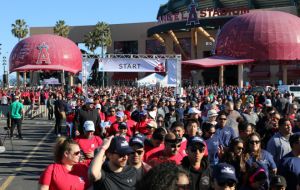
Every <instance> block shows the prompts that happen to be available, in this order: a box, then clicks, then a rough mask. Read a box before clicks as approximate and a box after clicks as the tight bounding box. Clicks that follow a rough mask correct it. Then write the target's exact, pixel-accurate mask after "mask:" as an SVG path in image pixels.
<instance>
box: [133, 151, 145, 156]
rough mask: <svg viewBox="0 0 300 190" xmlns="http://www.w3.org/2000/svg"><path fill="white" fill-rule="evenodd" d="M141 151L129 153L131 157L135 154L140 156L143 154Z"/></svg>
mask: <svg viewBox="0 0 300 190" xmlns="http://www.w3.org/2000/svg"><path fill="white" fill-rule="evenodd" d="M143 152H144V151H143V150H136V151H134V152H133V153H131V154H132V155H134V154H135V153H137V155H139V156H140V155H142V154H143Z"/></svg>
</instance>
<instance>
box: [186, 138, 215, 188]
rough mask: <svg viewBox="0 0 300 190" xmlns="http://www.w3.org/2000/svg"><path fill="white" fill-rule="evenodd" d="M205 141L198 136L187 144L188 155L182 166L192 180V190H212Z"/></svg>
mask: <svg viewBox="0 0 300 190" xmlns="http://www.w3.org/2000/svg"><path fill="white" fill-rule="evenodd" d="M205 146H206V144H205V141H204V140H203V139H202V138H201V137H198V136H194V137H191V138H190V139H189V140H188V143H187V149H186V151H187V155H188V156H186V157H184V158H183V160H182V162H181V165H182V167H183V168H184V169H185V170H187V171H188V173H189V177H190V179H191V186H190V189H191V190H200V189H201V190H206V189H207V190H210V189H212V181H211V179H212V177H211V173H212V172H211V169H210V165H209V161H208V156H205V155H204V150H205Z"/></svg>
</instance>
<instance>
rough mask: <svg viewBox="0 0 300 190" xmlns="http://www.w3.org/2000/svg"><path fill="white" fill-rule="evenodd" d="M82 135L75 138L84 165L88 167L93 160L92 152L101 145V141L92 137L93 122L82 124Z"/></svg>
mask: <svg viewBox="0 0 300 190" xmlns="http://www.w3.org/2000/svg"><path fill="white" fill-rule="evenodd" d="M83 128H84V134H83V135H81V136H78V137H76V138H75V141H76V142H77V143H78V145H79V147H80V149H81V150H82V152H83V156H84V163H85V164H87V165H89V164H90V162H91V161H92V159H93V158H94V150H95V149H96V148H98V147H99V146H100V145H102V139H101V138H100V137H98V136H94V132H95V125H94V122H93V121H85V122H84V124H83Z"/></svg>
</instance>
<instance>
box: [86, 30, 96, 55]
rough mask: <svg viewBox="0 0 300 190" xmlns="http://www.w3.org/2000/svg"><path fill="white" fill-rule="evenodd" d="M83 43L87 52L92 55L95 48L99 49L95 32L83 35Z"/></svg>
mask: <svg viewBox="0 0 300 190" xmlns="http://www.w3.org/2000/svg"><path fill="white" fill-rule="evenodd" d="M83 42H84V45H85V46H86V47H87V48H88V50H90V51H91V52H92V54H95V50H96V49H97V47H99V43H98V40H97V36H96V33H95V31H92V32H89V33H88V34H86V35H84V40H83Z"/></svg>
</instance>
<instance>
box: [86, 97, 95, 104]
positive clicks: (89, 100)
mask: <svg viewBox="0 0 300 190" xmlns="http://www.w3.org/2000/svg"><path fill="white" fill-rule="evenodd" d="M93 103H94V100H93V99H91V98H87V99H86V100H85V104H93Z"/></svg>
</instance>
